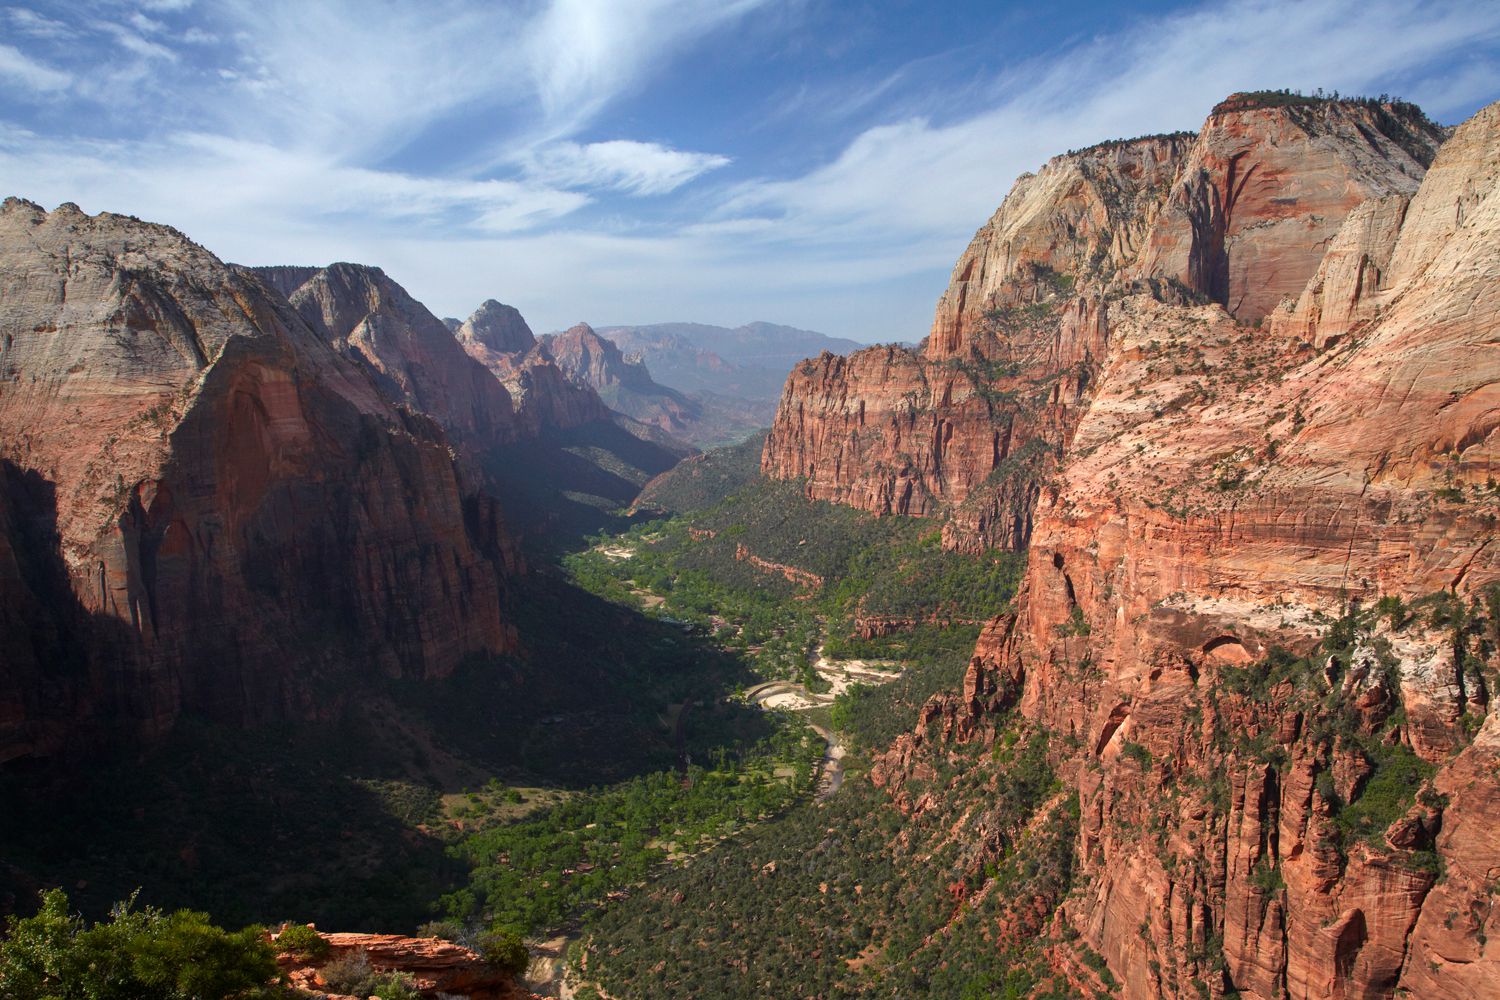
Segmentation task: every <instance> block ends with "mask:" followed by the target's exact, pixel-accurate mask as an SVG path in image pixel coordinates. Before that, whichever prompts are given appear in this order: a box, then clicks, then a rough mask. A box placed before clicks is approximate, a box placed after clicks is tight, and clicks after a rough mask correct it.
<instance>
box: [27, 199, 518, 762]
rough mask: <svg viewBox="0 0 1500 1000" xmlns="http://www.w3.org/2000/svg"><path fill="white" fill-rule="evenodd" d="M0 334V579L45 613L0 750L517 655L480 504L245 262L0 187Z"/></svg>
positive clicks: (276, 706)
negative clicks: (466, 660)
mask: <svg viewBox="0 0 1500 1000" xmlns="http://www.w3.org/2000/svg"><path fill="white" fill-rule="evenodd" d="M0 327H3V329H0V338H3V339H0V373H3V374H0V379H3V381H0V448H3V454H0V462H3V465H4V476H3V477H0V478H3V481H4V483H5V493H6V496H5V498H4V500H3V501H0V527H3V528H4V529H5V531H4V535H5V541H4V543H3V544H0V588H3V590H4V592H5V594H4V596H5V597H6V598H7V600H6V604H7V606H8V607H12V608H20V607H26V606H28V605H29V606H34V607H44V608H47V609H49V614H48V615H44V616H42V617H41V618H40V619H38V620H35V621H30V622H27V623H25V624H24V626H23V627H22V628H21V629H20V641H19V642H18V643H16V647H15V648H23V647H24V648H29V649H30V650H31V652H30V653H29V654H26V655H21V656H15V657H12V656H7V657H6V658H5V659H4V661H3V663H0V759H10V758H13V757H16V756H20V755H25V754H43V755H45V754H49V753H53V752H56V751H58V750H60V749H62V748H63V747H64V746H66V745H81V744H84V743H87V742H89V741H90V737H91V736H92V735H96V734H98V732H99V729H100V728H102V727H104V725H105V723H106V721H107V722H108V723H109V725H111V726H113V727H115V729H116V730H117V731H118V732H120V733H121V734H129V735H134V736H140V735H149V734H152V733H159V732H162V731H164V730H165V729H166V728H168V727H169V726H170V725H171V724H172V722H173V720H174V719H176V717H177V716H178V715H179V714H180V713H181V712H183V711H188V710H190V711H194V712H198V713H202V714H204V715H207V716H210V717H214V718H219V719H224V720H228V721H235V722H249V721H255V720H261V719H271V718H279V717H302V718H306V717H313V716H316V715H317V713H319V712H320V711H323V710H324V709H325V708H326V707H327V706H322V707H320V705H319V702H318V699H316V698H315V697H314V695H313V692H314V690H317V689H318V688H319V687H320V686H324V687H326V686H328V685H329V684H330V683H334V684H335V686H336V685H337V682H338V681H339V679H341V678H344V679H347V678H350V677H352V676H354V675H356V674H358V673H359V672H371V673H377V674H379V673H383V674H387V675H393V676H395V675H399V676H407V677H433V676H440V675H443V674H445V673H447V672H448V671H450V670H452V669H453V668H454V667H455V666H456V665H457V663H458V661H459V660H460V659H461V658H463V657H464V656H465V655H468V654H470V653H473V652H478V651H491V652H498V651H503V650H507V649H511V648H513V647H514V644H515V634H514V629H513V628H512V627H511V626H510V625H509V623H508V622H507V618H506V613H505V609H504V605H505V587H506V585H505V578H506V574H507V568H508V567H509V566H510V565H512V564H513V560H514V558H515V557H514V552H513V549H512V547H511V543H510V541H509V538H508V536H507V534H506V533H505V531H504V528H503V526H502V523H501V518H500V514H499V511H498V510H497V509H496V507H495V505H494V503H493V502H492V501H491V500H489V499H488V498H487V497H485V496H484V495H482V494H480V493H479V492H477V491H476V490H475V489H474V488H473V486H472V484H471V483H470V481H469V480H468V478H467V477H466V476H465V474H464V472H463V471H462V470H461V469H460V468H459V467H458V466H456V465H455V463H454V460H453V458H452V456H451V455H450V453H449V446H448V441H447V438H446V437H445V435H444V433H443V431H442V429H441V428H440V427H439V426H438V425H437V424H436V423H435V422H433V421H432V420H431V419H429V418H427V417H425V416H420V415H416V414H413V413H411V412H410V411H406V410H400V409H397V408H396V407H394V406H393V405H392V404H391V403H390V402H389V401H388V400H387V398H386V397H385V396H383V394H382V393H381V391H380V390H379V389H378V387H377V386H376V384H375V383H374V382H373V381H372V379H371V376H370V375H369V374H368V373H367V372H366V371H364V370H362V369H361V367H359V366H357V365H355V364H353V363H351V361H350V360H348V359H346V358H345V357H342V356H341V355H340V354H339V353H337V352H336V351H335V350H334V349H333V348H332V347H331V346H330V345H329V344H328V343H327V342H326V341H325V340H324V338H323V337H322V336H321V334H320V332H319V331H316V330H314V329H313V328H311V327H309V326H308V324H307V323H306V322H305V321H304V320H303V319H302V318H301V317H300V316H299V315H298V313H297V311H296V310H294V309H293V308H292V307H291V305H290V304H289V303H288V302H287V300H286V299H285V298H284V297H282V296H281V295H280V294H279V293H278V292H276V291H275V290H274V289H273V288H271V287H269V286H267V285H266V284H265V283H263V282H262V281H261V280H259V279H258V278H256V277H255V276H253V275H251V274H248V273H246V272H243V271H240V270H238V269H234V268H231V267H228V266H226V265H224V264H223V263H221V262H220V261H219V260H218V259H217V258H215V257H214V256H213V255H212V254H210V253H208V252H207V251H205V250H203V249H202V248H201V247H198V246H197V245H196V244H193V243H192V242H191V241H189V240H188V239H186V238H185V237H183V236H182V235H181V234H180V233H177V232H176V231H174V230H171V229H168V228H166V227H163V226H154V225H149V224H146V223H142V222H139V221H136V220H133V219H127V218H124V217H121V216H114V215H109V214H101V215H98V216H87V215H85V214H83V213H82V212H81V211H79V210H78V209H77V208H76V207H74V206H71V205H64V206H61V207H59V208H58V209H57V210H55V211H53V212H51V213H48V212H45V211H43V210H42V209H41V208H39V207H38V206H36V205H33V204H30V203H28V202H23V201H18V200H15V199H10V200H8V201H6V202H5V205H4V207H3V210H0ZM444 335H445V336H446V331H444ZM12 600H16V601H18V602H19V603H16V604H12V603H11V602H12ZM16 624H17V622H16V620H15V619H14V618H11V619H7V626H8V628H14V627H15V626H16ZM16 640H17V634H16V633H15V632H11V631H8V632H7V634H6V637H5V644H6V647H7V649H9V648H12V643H13V642H16ZM54 654H60V657H61V658H60V659H59V658H55V656H54Z"/></svg>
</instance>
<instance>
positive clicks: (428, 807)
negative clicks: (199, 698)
mask: <svg viewBox="0 0 1500 1000" xmlns="http://www.w3.org/2000/svg"><path fill="white" fill-rule="evenodd" d="M3 472H4V492H3V494H0V542H3V543H5V545H6V548H5V549H4V550H0V597H3V598H5V605H4V609H3V610H0V614H3V615H7V616H9V618H11V619H14V621H11V622H9V623H8V624H11V625H14V624H16V622H20V621H25V623H26V628H24V629H15V628H12V629H11V630H10V631H8V632H7V634H9V635H13V636H17V635H19V636H29V637H30V644H29V646H27V647H26V648H25V649H22V648H19V647H18V648H12V649H7V650H5V651H4V653H5V655H4V657H3V658H0V705H3V704H4V703H6V702H9V703H11V704H15V705H19V706H22V707H23V708H24V709H25V714H24V716H23V717H24V718H25V719H27V720H32V721H28V722H27V723H26V725H27V726H28V727H29V729H28V735H29V736H31V737H33V747H34V752H32V753H29V754H23V755H22V756H20V757H18V758H16V759H13V760H11V761H9V762H7V763H5V764H3V765H0V912H30V911H31V910H32V909H33V908H34V906H35V896H36V892H37V890H39V889H41V888H45V887H50V886H58V885H60V886H62V887H64V888H66V889H67V890H68V891H69V894H70V899H71V900H72V902H73V903H74V905H76V906H78V907H80V908H81V909H82V910H83V911H84V912H85V913H87V914H89V915H91V916H101V915H102V914H103V913H104V912H105V911H107V909H108V907H109V906H110V905H111V904H112V903H113V902H115V901H116V900H120V899H124V898H128V897H129V896H130V895H131V894H132V893H133V892H135V891H136V890H137V889H139V890H140V895H139V902H140V903H141V904H145V905H152V906H158V907H163V908H168V909H170V908H176V907H191V908H194V909H202V910H207V911H208V912H209V913H210V914H212V916H213V917H214V919H215V920H217V921H219V922H222V923H225V924H229V925H238V924H242V923H245V922H250V921H256V922H270V921H277V920H282V919H296V920H302V921H307V920H311V921H314V922H316V923H317V924H318V925H319V926H321V927H324V928H327V929H338V930H381V931H401V930H411V929H413V928H414V927H415V926H416V925H417V924H418V923H420V922H422V921H423V920H426V919H430V918H431V917H433V916H435V915H436V914H435V912H434V910H433V908H432V905H433V904H434V903H435V901H436V900H437V899H438V897H439V896H440V895H441V894H442V893H443V892H445V891H448V890H449V889H451V888H453V887H454V886H455V885H458V884H461V883H462V881H463V879H464V877H465V875H466V867H465V865H464V864H463V863H462V862H461V861H459V860H456V859H455V858H454V857H453V856H450V854H449V852H448V850H447V848H448V844H449V843H450V842H451V841H452V840H453V839H454V837H455V836H456V833H457V831H456V829H455V828H454V827H453V825H452V824H451V822H450V821H449V820H448V819H447V818H445V814H444V812H443V808H442V802H441V796H442V795H444V794H451V793H456V792H462V791H465V790H468V789H473V788H478V787H480V786H482V785H484V784H485V783H486V782H488V781H490V780H491V779H497V780H499V781H502V782H505V783H506V784H507V785H511V786H527V787H532V786H541V787H549V788H558V789H573V790H577V789H585V788H590V787H595V786H601V785H606V784H610V783H613V782H616V781H620V780H623V779H626V778H629V777H632V776H634V775H639V774H645V773H649V772H652V771H661V770H670V769H674V768H680V767H682V766H684V764H685V763H686V762H688V761H690V760H691V761H695V762H704V761H707V760H709V759H711V757H712V755H713V750H714V749H715V748H717V747H734V746H739V745H744V744H746V743H754V742H755V741H756V740H758V739H760V738H761V737H762V736H765V735H767V734H768V733H769V732H770V729H771V727H770V726H769V724H768V722H767V720H766V718H765V717H764V715H763V714H762V713H761V712H760V711H759V710H757V709H755V708H753V707H750V706H748V705H744V704H741V703H739V702H735V701H730V700H728V699H727V697H726V696H727V695H728V694H729V693H730V692H732V691H734V690H735V689H736V688H737V687H738V686H740V685H744V684H748V683H751V682H752V681H751V674H750V671H749V669H748V666H747V664H746V663H745V662H744V661H743V660H742V659H741V658H740V657H739V656H738V655H736V654H732V653H729V652H726V651H725V650H723V649H721V648H719V647H717V646H716V645H715V644H713V643H712V642H711V641H709V640H708V638H707V637H705V636H702V635H698V634H695V633H693V632H691V631H689V630H688V629H687V628H686V627H685V626H682V625H679V624H676V623H673V622H670V621H662V620H657V619H655V618H651V617H649V616H646V615H643V614H641V613H640V612H638V611H635V610H632V609H629V608H625V607H622V606H620V605H616V604H611V603H609V602H606V601H603V600H601V599H599V598H597V597H595V596H593V595H591V594H588V593H586V592H584V591H582V590H580V589H578V588H577V587H575V586H573V585H572V584H571V583H570V582H568V581H567V580H566V579H565V578H564V577H563V576H562V575H561V574H560V572H558V571H557V570H555V569H553V568H552V567H551V566H550V565H547V564H545V563H544V562H542V561H541V560H535V561H534V568H533V569H532V570H531V571H530V572H529V573H528V574H527V575H526V577H525V578H524V579H522V580H518V581H516V585H515V586H514V587H513V588H512V591H511V592H512V594H514V595H516V596H515V597H514V598H513V600H514V601H515V602H516V603H514V605H513V606H512V607H510V608H508V609H507V612H506V614H507V617H508V618H509V619H510V620H511V621H513V622H515V623H516V624H517V626H518V628H519V631H520V635H521V646H522V649H521V652H520V653H519V654H518V655H514V656H503V657H498V656H497V657H473V658H471V659H470V660H469V661H467V662H466V663H464V664H463V665H461V667H460V668H459V669H458V670H457V671H456V672H455V673H454V674H453V675H452V676H451V677H448V678H445V679H441V680H435V681H392V680H389V679H387V678H383V677H378V676H375V675H374V671H373V667H372V666H371V665H363V666H361V665H354V666H355V669H352V670H340V671H339V673H340V674H343V675H345V676H349V675H352V676H353V677H354V678H355V679H354V680H352V681H350V683H349V686H348V687H346V688H345V690H343V691H341V692H338V696H337V697H329V698H328V700H327V702H326V703H319V704H310V705H307V706H305V708H306V711H307V713H308V714H307V718H308V719H311V720H313V721H301V722H295V723H283V724H277V725H269V726H258V727H250V728H242V727H238V726H234V725H229V724H226V723H224V722H222V721H217V720H214V719H210V718H207V717H203V716H199V715H194V714H193V713H191V712H187V711H184V712H182V713H181V714H180V715H179V716H178V717H177V720H176V722H175V724H173V725H172V726H171V727H170V731H169V732H168V733H166V735H164V736H159V737H157V738H154V739H143V738H142V735H141V733H142V732H143V731H146V730H149V728H150V727H149V726H146V725H144V723H145V722H147V721H149V719H150V718H151V716H150V712H151V711H152V709H153V705H152V704H151V699H150V698H148V697H146V696H145V695H144V694H143V692H144V691H149V690H157V689H156V688H155V687H153V685H156V684H159V683H160V680H161V679H160V678H159V677H158V678H152V677H147V676H145V675H143V674H142V673H141V669H142V668H140V667H139V666H138V664H139V663H141V662H143V661H142V660H141V659H140V658H139V657H138V656H136V655H135V652H134V649H135V646H134V642H133V640H132V637H131V636H130V635H129V634H128V632H129V630H128V629H126V628H124V627H123V626H121V625H120V623H119V622H118V621H116V620H115V619H113V618H110V617H108V616H99V615H90V614H88V613H87V612H86V611H85V609H84V608H83V607H82V606H81V605H80V604H79V603H78V601H77V599H76V597H75V596H74V594H73V591H72V588H71V586H70V585H69V582H68V578H67V573H66V569H65V567H64V564H63V561H62V558H61V550H60V546H59V540H58V536H57V529H56V524H57V515H56V505H55V500H54V499H53V497H52V493H51V489H50V484H47V483H46V482H45V481H44V480H41V479H40V477H37V476H35V474H34V473H27V472H23V471H22V470H19V469H17V468H16V467H14V466H12V465H10V464H9V463H6V464H5V465H4V467H3ZM574 537H575V538H576V536H574ZM341 648H342V647H341V646H338V645H335V646H334V647H332V648H331V649H330V651H329V655H330V656H334V657H337V656H339V655H341V654H340V653H339V652H337V650H339V649H341ZM202 669H203V670H204V671H205V672H210V673H211V672H213V671H214V670H215V664H213V663H209V662H205V663H204V664H202ZM157 707H159V706H157ZM3 719H4V717H3V715H0V725H3V724H4V722H3ZM100 719H123V720H125V721H124V723H123V724H122V725H117V726H110V727H105V726H104V725H102V724H101V723H99V722H98V721H97V720H100ZM101 748H103V749H101Z"/></svg>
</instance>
